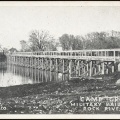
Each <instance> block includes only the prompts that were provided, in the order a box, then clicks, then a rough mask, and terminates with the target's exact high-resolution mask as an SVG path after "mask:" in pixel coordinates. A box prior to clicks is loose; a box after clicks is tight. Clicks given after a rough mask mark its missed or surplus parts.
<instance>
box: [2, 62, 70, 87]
mask: <svg viewBox="0 0 120 120" xmlns="http://www.w3.org/2000/svg"><path fill="white" fill-rule="evenodd" d="M67 79H68V75H67V74H62V73H56V72H50V71H43V70H39V69H35V68H27V67H21V66H16V65H7V64H1V65H0V87H8V86H15V85H23V84H37V83H41V82H52V81H56V82H57V81H61V80H67Z"/></svg>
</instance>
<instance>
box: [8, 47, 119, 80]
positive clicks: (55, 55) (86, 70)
mask: <svg viewBox="0 0 120 120" xmlns="http://www.w3.org/2000/svg"><path fill="white" fill-rule="evenodd" d="M7 61H8V63H9V64H15V65H19V66H25V67H30V68H36V69H41V70H45V71H50V72H56V73H63V74H69V78H79V77H80V78H81V77H92V76H96V75H101V74H110V73H114V72H116V71H119V63H120V49H100V50H74V51H61V52H59V51H39V52H16V53H12V54H8V55H7Z"/></svg>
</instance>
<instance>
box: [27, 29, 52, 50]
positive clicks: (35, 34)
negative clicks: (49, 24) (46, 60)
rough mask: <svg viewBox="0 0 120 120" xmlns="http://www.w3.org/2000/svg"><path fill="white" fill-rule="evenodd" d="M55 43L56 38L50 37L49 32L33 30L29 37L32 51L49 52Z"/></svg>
mask: <svg viewBox="0 0 120 120" xmlns="http://www.w3.org/2000/svg"><path fill="white" fill-rule="evenodd" d="M53 41H54V38H53V37H52V36H51V35H49V32H48V31H43V30H41V31H38V30H33V31H32V32H31V33H30V36H29V43H30V48H31V50H32V51H38V50H41V51H45V50H49V49H50V48H51V49H52V48H53V47H50V45H51V44H52V43H53Z"/></svg>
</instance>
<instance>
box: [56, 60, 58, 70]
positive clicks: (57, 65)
mask: <svg viewBox="0 0 120 120" xmlns="http://www.w3.org/2000/svg"><path fill="white" fill-rule="evenodd" d="M55 62H56V72H58V60H57V59H56V60H55Z"/></svg>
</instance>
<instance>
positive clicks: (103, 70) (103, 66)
mask: <svg viewBox="0 0 120 120" xmlns="http://www.w3.org/2000/svg"><path fill="white" fill-rule="evenodd" d="M101 65H102V69H101V74H104V73H105V65H104V62H102V63H101Z"/></svg>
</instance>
